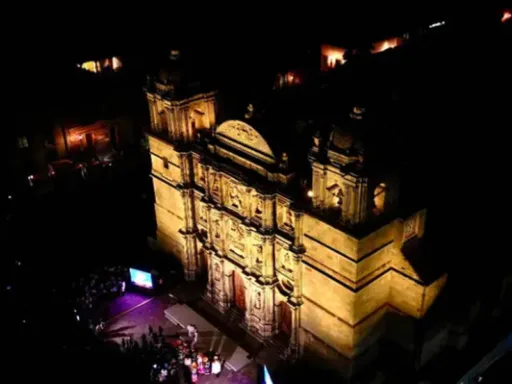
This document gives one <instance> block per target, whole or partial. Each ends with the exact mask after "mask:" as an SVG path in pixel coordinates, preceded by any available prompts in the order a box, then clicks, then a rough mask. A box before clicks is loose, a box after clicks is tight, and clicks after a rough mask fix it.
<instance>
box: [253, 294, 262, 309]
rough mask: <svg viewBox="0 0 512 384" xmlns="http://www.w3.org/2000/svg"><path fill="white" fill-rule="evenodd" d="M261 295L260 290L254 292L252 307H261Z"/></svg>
mask: <svg viewBox="0 0 512 384" xmlns="http://www.w3.org/2000/svg"><path fill="white" fill-rule="evenodd" d="M261 296H262V295H261V292H260V291H257V292H256V298H255V300H254V308H255V309H261V299H262V297H261Z"/></svg>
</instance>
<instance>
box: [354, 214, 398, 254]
mask: <svg viewBox="0 0 512 384" xmlns="http://www.w3.org/2000/svg"><path fill="white" fill-rule="evenodd" d="M395 239H396V228H395V222H394V221H393V222H391V223H389V224H387V225H385V226H384V227H382V228H379V229H378V230H376V231H375V232H372V233H371V234H370V235H368V236H366V237H364V238H362V239H361V240H359V243H358V247H357V258H358V259H359V258H361V257H364V256H366V255H368V254H369V253H371V252H374V251H375V250H376V249H379V248H381V247H383V246H384V245H386V244H388V243H390V242H392V241H393V240H395Z"/></svg>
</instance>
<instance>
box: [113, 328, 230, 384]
mask: <svg viewBox="0 0 512 384" xmlns="http://www.w3.org/2000/svg"><path fill="white" fill-rule="evenodd" d="M187 328H188V330H189V333H188V337H187V336H183V335H181V336H180V335H174V336H173V337H170V339H171V340H170V341H167V338H166V336H165V335H164V333H163V329H162V328H161V327H159V328H158V330H157V331H155V330H154V329H153V328H152V327H151V326H148V332H146V333H145V334H143V335H142V336H141V338H140V341H136V340H134V339H133V338H132V337H130V338H129V339H123V340H122V341H121V349H122V351H123V352H125V353H127V354H129V355H131V356H132V357H135V358H137V359H139V360H143V361H145V362H146V363H147V365H148V366H150V380H151V381H152V382H157V383H179V382H183V381H185V382H187V383H196V382H197V381H198V379H199V376H201V375H216V376H217V377H218V376H219V375H220V373H221V371H222V366H223V362H222V360H221V358H220V356H219V355H218V354H216V353H213V351H209V352H199V351H197V350H196V349H195V343H196V342H197V329H195V327H193V328H194V330H191V326H189V327H187Z"/></svg>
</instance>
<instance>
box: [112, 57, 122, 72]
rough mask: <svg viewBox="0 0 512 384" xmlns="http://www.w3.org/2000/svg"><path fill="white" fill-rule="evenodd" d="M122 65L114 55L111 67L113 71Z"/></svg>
mask: <svg viewBox="0 0 512 384" xmlns="http://www.w3.org/2000/svg"><path fill="white" fill-rule="evenodd" d="M122 66H123V64H122V63H121V60H119V59H118V58H117V57H115V56H114V57H113V58H112V68H113V69H114V71H117V70H118V69H120V68H121V67H122Z"/></svg>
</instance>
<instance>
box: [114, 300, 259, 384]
mask: <svg viewBox="0 0 512 384" xmlns="http://www.w3.org/2000/svg"><path fill="white" fill-rule="evenodd" d="M120 299H121V301H122V299H123V298H120ZM124 299H125V300H130V301H132V302H136V303H138V304H137V305H135V306H134V307H133V309H130V308H128V309H126V310H124V311H123V312H120V313H117V314H116V315H114V316H113V317H112V318H110V319H109V320H107V322H106V327H105V337H106V338H107V339H108V340H111V341H115V342H117V343H120V342H121V340H122V339H123V338H129V337H130V336H132V337H133V338H134V339H135V340H139V339H140V337H141V336H142V335H143V334H144V333H146V332H147V330H148V325H151V326H152V327H153V329H155V330H157V329H158V327H159V326H161V327H162V328H163V329H164V335H166V337H168V338H169V339H171V338H172V337H175V336H176V335H177V334H183V335H186V330H185V329H183V328H182V327H180V326H179V325H175V324H173V323H172V322H171V321H169V320H168V319H167V318H166V317H165V310H166V309H168V308H169V307H172V306H173V305H179V304H177V302H176V301H175V300H173V299H171V298H170V297H169V296H167V295H165V296H159V297H155V298H153V299H152V300H145V301H140V299H134V298H131V297H130V294H127V295H126V296H124ZM148 299H150V297H148ZM199 336H200V337H199V340H198V349H199V350H209V349H212V348H213V349H214V350H216V351H219V352H220V353H221V355H229V354H230V353H231V354H232V353H233V352H234V351H235V350H236V349H237V348H238V345H237V344H236V343H235V342H234V341H232V340H231V339H230V338H228V337H227V336H226V335H225V334H224V333H222V332H221V331H219V330H217V331H216V332H215V331H205V332H203V333H202V334H201V332H200V335H199ZM256 378H257V363H256V361H254V360H250V361H248V362H247V364H246V365H245V366H243V367H241V368H240V370H239V371H237V372H233V371H231V370H229V369H226V368H225V369H223V370H222V373H221V375H220V377H219V378H217V377H215V376H212V375H210V376H201V377H200V378H199V383H205V384H206V383H217V384H227V383H244V384H253V383H256Z"/></svg>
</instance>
